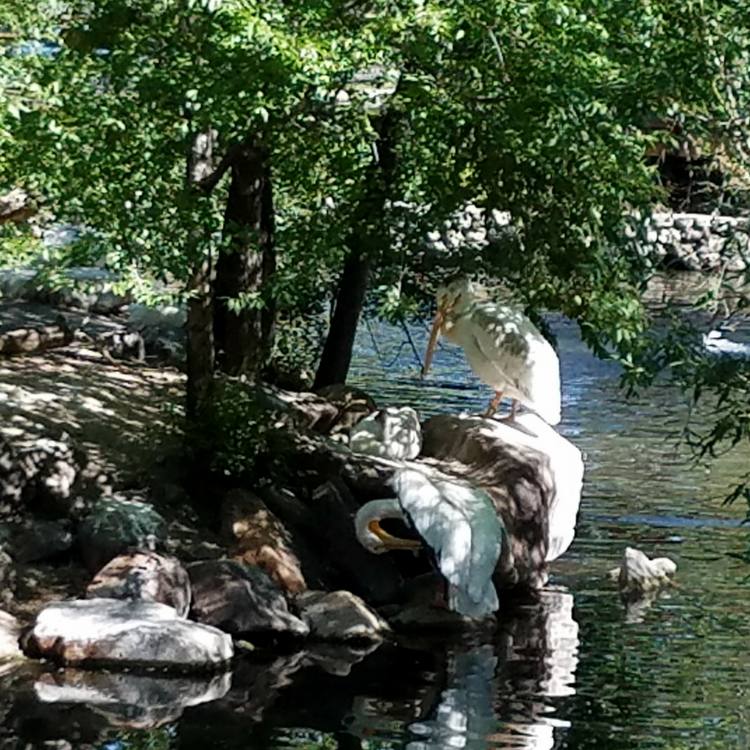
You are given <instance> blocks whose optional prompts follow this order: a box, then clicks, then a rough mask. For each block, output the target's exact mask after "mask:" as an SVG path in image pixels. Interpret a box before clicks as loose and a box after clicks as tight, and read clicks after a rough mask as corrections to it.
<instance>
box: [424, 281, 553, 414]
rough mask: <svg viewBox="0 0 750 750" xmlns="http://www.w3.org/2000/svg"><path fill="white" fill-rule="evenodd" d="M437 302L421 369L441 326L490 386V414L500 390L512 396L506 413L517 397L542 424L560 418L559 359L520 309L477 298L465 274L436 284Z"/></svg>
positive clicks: (426, 361)
mask: <svg viewBox="0 0 750 750" xmlns="http://www.w3.org/2000/svg"><path fill="white" fill-rule="evenodd" d="M437 302H438V309H437V314H436V315H435V323H434V325H433V326H432V331H431V333H430V341H429V343H428V345H427V354H426V355H425V362H424V367H423V368H422V375H426V374H427V372H428V370H429V369H430V363H431V362H432V355H433V353H434V351H435V346H436V344H437V339H438V336H439V335H440V333H441V332H442V333H443V334H444V335H445V337H446V338H447V339H448V340H449V341H451V342H453V343H454V344H458V345H459V346H460V347H461V348H462V349H463V350H464V354H465V355H466V359H467V361H468V362H469V366H470V367H471V369H472V370H473V371H474V373H475V374H476V375H477V377H478V378H479V379H480V380H482V381H483V382H485V383H486V384H487V385H489V386H490V387H491V388H493V389H494V391H495V398H493V399H492V401H491V402H490V405H489V408H488V409H487V412H486V414H485V416H487V417H489V416H492V414H494V413H495V411H496V410H497V407H498V406H499V405H500V401H501V400H502V398H503V396H506V397H507V398H511V399H513V406H512V408H511V418H512V417H513V416H515V410H516V404H517V402H519V401H520V402H521V403H522V404H523V405H524V406H526V407H528V408H529V409H531V411H534V412H536V413H537V414H538V415H539V416H540V417H541V418H542V419H543V420H544V421H545V422H547V423H548V424H551V425H555V424H557V423H558V422H559V421H560V362H559V360H558V358H557V354H556V353H555V350H554V349H553V348H552V345H551V344H550V343H549V341H547V339H545V338H544V336H542V334H541V333H540V332H539V330H538V329H537V327H536V326H535V325H534V324H533V323H532V322H531V321H530V320H529V319H528V318H527V317H526V316H525V315H524V314H523V313H521V312H519V311H518V310H514V309H513V308H512V307H506V306H504V305H497V304H495V303H494V302H492V301H490V300H482V299H477V297H476V296H475V291H474V285H473V284H472V283H471V282H470V281H469V280H468V279H459V280H457V281H454V282H453V283H452V284H449V285H448V286H446V287H441V288H440V289H439V290H438V293H437Z"/></svg>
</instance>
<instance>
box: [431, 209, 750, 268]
mask: <svg viewBox="0 0 750 750" xmlns="http://www.w3.org/2000/svg"><path fill="white" fill-rule="evenodd" d="M512 231H513V222H512V220H511V216H510V214H509V213H508V212H507V211H497V210H493V211H492V215H491V218H490V220H489V222H485V215H484V211H483V210H482V209H481V208H477V207H476V206H472V205H469V206H467V207H466V208H465V209H464V210H463V211H462V212H460V213H458V214H457V215H456V216H454V217H453V219H451V220H449V221H446V222H444V224H443V225H442V226H441V227H440V228H438V229H435V230H433V231H430V232H428V233H427V236H426V241H427V245H428V246H429V248H430V249H431V250H432V251H434V252H437V253H438V254H442V253H456V252H460V251H462V250H463V251H465V250H469V251H472V250H480V249H481V248H482V247H484V246H485V245H486V244H487V242H488V241H492V240H499V241H502V237H503V235H504V234H505V235H506V236H507V234H508V233H510V232H512ZM626 237H628V238H629V239H634V240H636V241H637V242H639V243H640V247H641V250H642V252H643V253H644V254H647V255H649V256H651V258H652V259H653V261H654V262H655V263H656V264H657V265H658V266H659V267H661V268H664V269H671V270H678V271H713V270H718V269H720V268H727V269H728V270H732V271H742V270H744V269H745V268H747V267H748V265H750V248H749V246H748V245H749V242H750V219H746V218H736V217H733V216H720V215H716V214H689V213H673V212H671V211H664V212H658V213H654V214H652V215H651V217H650V218H649V219H647V220H646V221H645V222H643V223H642V224H641V225H640V226H639V225H638V222H637V220H635V219H634V220H633V222H632V223H631V225H630V226H629V227H628V228H627V229H626Z"/></svg>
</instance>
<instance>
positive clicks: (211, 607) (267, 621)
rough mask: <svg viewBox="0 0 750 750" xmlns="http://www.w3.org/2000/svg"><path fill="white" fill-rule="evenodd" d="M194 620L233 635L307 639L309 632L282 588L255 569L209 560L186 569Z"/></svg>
mask: <svg viewBox="0 0 750 750" xmlns="http://www.w3.org/2000/svg"><path fill="white" fill-rule="evenodd" d="M187 570H188V574H189V575H190V582H191V585H192V589H193V607H192V617H193V618H194V619H195V620H197V621H198V622H203V623H206V624H208V625H214V626H216V627H217V628H221V629H222V630H224V631H226V632H227V633H231V634H232V635H248V636H251V635H257V634H265V635H269V634H274V635H288V636H297V637H299V636H306V635H307V634H308V633H309V632H310V628H309V627H308V626H307V625H306V624H305V623H304V622H303V621H302V620H300V619H299V617H296V616H295V615H293V614H292V613H291V612H290V611H289V606H288V604H287V601H286V599H285V598H284V595H283V593H282V592H281V589H280V588H279V586H278V585H277V584H276V583H275V582H274V581H272V580H271V579H270V578H269V576H268V575H267V574H266V573H265V572H264V571H263V570H261V569H260V568H259V567H258V566H256V565H246V564H244V563H242V562H239V561H237V560H206V561H204V562H197V563H192V564H191V565H189V566H188V568H187Z"/></svg>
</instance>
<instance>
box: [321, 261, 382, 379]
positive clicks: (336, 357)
mask: <svg viewBox="0 0 750 750" xmlns="http://www.w3.org/2000/svg"><path fill="white" fill-rule="evenodd" d="M370 263H371V261H370V259H369V257H368V255H367V253H365V252H363V251H362V250H361V249H359V248H354V249H352V250H351V251H350V252H349V255H347V256H346V260H345V261H344V270H343V272H342V273H341V280H340V281H339V288H338V293H337V294H336V305H335V307H334V310H333V316H332V317H331V325H330V328H329V329H328V336H327V337H326V342H325V345H324V346H323V354H322V355H321V358H320V364H319V365H318V371H317V373H316V374H315V382H314V384H313V389H318V388H323V387H324V386H326V385H332V384H334V383H344V382H346V376H347V374H348V373H349V365H350V364H351V360H352V349H353V348H354V337H355V335H356V333H357V324H358V323H359V316H360V313H361V312H362V307H363V306H364V303H365V295H366V294H367V284H368V280H369V277H370Z"/></svg>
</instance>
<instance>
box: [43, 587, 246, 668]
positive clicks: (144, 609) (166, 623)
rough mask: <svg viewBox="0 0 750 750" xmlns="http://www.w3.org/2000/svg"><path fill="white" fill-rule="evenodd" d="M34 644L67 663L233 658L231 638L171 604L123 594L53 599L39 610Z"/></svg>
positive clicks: (209, 662)
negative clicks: (181, 614)
mask: <svg viewBox="0 0 750 750" xmlns="http://www.w3.org/2000/svg"><path fill="white" fill-rule="evenodd" d="M30 649H31V650H32V651H35V652H38V654H39V656H41V657H46V658H50V659H53V660H56V661H61V662H63V663H65V664H75V663H79V662H86V663H97V662H101V663H105V664H106V663H113V662H116V663H119V664H123V665H124V664H134V665H144V666H145V665H147V666H155V667H191V668H200V667H211V666H217V665H220V664H223V663H225V662H228V661H229V660H230V659H231V658H232V655H233V652H234V649H233V646H232V639H231V637H230V636H229V635H227V634H226V633H223V632H222V631H221V630H219V629H218V628H214V627H211V626H209V625H202V624H200V623H196V622H188V621H186V620H183V619H181V618H180V617H179V615H178V613H177V612H176V610H174V609H173V608H172V607H168V606H167V605H166V604H160V603H158V602H144V601H123V600H119V599H86V600H77V601H66V602H52V603H51V604H48V605H47V606H46V607H44V609H42V611H41V612H39V614H38V615H37V618H36V622H35V623H34V628H33V630H32V632H31V639H30Z"/></svg>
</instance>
